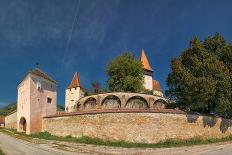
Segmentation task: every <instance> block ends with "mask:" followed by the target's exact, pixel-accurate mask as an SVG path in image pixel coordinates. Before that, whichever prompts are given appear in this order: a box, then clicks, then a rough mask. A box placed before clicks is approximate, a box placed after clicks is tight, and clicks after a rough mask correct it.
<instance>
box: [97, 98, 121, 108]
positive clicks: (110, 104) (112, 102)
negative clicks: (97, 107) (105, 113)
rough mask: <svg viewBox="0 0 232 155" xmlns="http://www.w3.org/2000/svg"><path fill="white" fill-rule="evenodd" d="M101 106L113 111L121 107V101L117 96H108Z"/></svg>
mask: <svg viewBox="0 0 232 155" xmlns="http://www.w3.org/2000/svg"><path fill="white" fill-rule="evenodd" d="M101 105H102V108H103V109H115V108H120V107H121V101H120V99H119V98H118V97H117V96H115V95H109V96H107V97H105V98H104V100H103V101H102V104H101Z"/></svg>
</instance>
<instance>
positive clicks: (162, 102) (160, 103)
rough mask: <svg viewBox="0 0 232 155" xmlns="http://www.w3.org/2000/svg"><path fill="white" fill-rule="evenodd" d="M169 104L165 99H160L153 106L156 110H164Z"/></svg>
mask: <svg viewBox="0 0 232 155" xmlns="http://www.w3.org/2000/svg"><path fill="white" fill-rule="evenodd" d="M166 104H167V102H166V101H165V100H163V99H158V100H156V101H155V102H154V104H153V108H154V109H164V108H165V105H166Z"/></svg>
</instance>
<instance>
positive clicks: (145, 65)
mask: <svg viewBox="0 0 232 155" xmlns="http://www.w3.org/2000/svg"><path fill="white" fill-rule="evenodd" d="M141 62H142V64H143V68H144V69H145V70H147V71H153V70H152V68H151V66H150V64H149V62H148V59H147V56H146V54H145V52H144V50H143V49H142V54H141Z"/></svg>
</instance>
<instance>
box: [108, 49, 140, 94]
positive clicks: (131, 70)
mask: <svg viewBox="0 0 232 155" xmlns="http://www.w3.org/2000/svg"><path fill="white" fill-rule="evenodd" d="M143 72H144V70H143V65H142V63H141V61H139V60H138V59H137V58H136V56H135V55H132V54H131V53H129V52H126V53H124V54H122V55H120V56H118V57H117V58H115V59H114V60H113V61H112V62H111V63H110V64H109V65H108V66H107V67H106V73H107V75H108V76H109V79H108V87H109V90H111V91H125V92H141V91H142V90H143V89H144V88H143V83H144V79H143Z"/></svg>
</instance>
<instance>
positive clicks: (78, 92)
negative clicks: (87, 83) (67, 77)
mask: <svg viewBox="0 0 232 155" xmlns="http://www.w3.org/2000/svg"><path fill="white" fill-rule="evenodd" d="M82 97H84V91H83V89H82V87H81V84H80V80H79V77H78V74H77V72H75V74H74V76H73V79H72V81H71V83H70V85H69V86H68V88H67V89H66V93H65V112H73V111H74V110H75V107H74V105H75V103H76V101H78V100H79V99H80V98H82Z"/></svg>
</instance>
